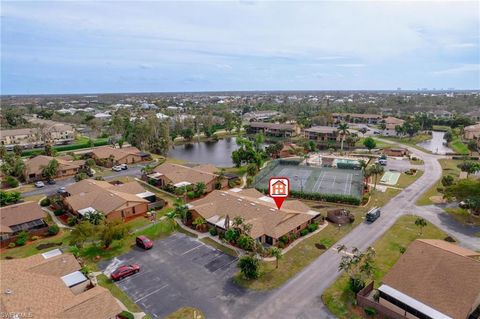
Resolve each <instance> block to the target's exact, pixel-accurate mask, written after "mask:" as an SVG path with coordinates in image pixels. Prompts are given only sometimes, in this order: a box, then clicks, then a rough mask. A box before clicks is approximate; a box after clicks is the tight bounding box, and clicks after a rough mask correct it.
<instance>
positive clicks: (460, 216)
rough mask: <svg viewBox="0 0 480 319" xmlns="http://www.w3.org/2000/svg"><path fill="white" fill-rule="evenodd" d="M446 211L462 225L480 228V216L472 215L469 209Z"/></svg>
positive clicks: (447, 209) (450, 209)
mask: <svg viewBox="0 0 480 319" xmlns="http://www.w3.org/2000/svg"><path fill="white" fill-rule="evenodd" d="M445 211H446V212H447V213H449V214H450V215H452V217H453V218H454V219H455V220H457V221H458V222H460V223H462V224H465V225H475V226H480V216H474V215H472V214H470V213H469V211H468V210H467V209H463V208H446V209H445Z"/></svg>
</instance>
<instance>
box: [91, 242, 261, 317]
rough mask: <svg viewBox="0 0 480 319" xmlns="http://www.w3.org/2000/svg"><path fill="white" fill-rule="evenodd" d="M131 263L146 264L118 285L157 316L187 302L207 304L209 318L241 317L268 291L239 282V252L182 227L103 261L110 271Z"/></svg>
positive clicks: (195, 304) (105, 268)
mask: <svg viewBox="0 0 480 319" xmlns="http://www.w3.org/2000/svg"><path fill="white" fill-rule="evenodd" d="M128 263H138V264H140V265H141V267H142V268H141V269H142V270H141V271H140V273H138V274H135V275H133V276H131V277H128V278H125V279H124V280H122V281H119V282H117V286H118V287H120V289H122V290H123V291H124V292H125V293H127V294H128V295H129V296H130V298H131V299H132V300H133V301H134V302H135V303H137V304H138V305H139V306H140V307H141V308H142V309H143V310H144V311H145V312H146V313H149V314H151V315H152V316H153V317H155V318H163V317H165V316H166V315H168V314H170V313H172V312H174V311H175V310H177V309H179V308H181V307H187V306H188V307H196V308H198V309H201V310H202V311H203V312H204V313H205V315H206V317H207V318H241V317H243V314H244V313H245V311H247V310H248V309H250V308H252V307H254V306H256V305H257V304H258V303H259V302H261V301H262V300H263V299H264V295H265V294H263V293H259V292H252V291H247V290H244V289H242V288H240V287H238V286H237V285H235V284H234V283H233V281H232V278H233V275H234V274H235V272H236V271H237V268H236V267H237V258H236V257H232V256H230V255H227V254H225V253H223V252H221V251H219V250H217V249H215V248H212V247H211V246H208V245H206V244H204V243H202V242H201V241H199V240H197V239H195V238H191V237H188V236H186V235H184V234H181V233H175V234H173V235H171V236H169V237H167V238H165V239H162V240H158V241H156V242H155V244H154V247H153V248H152V249H151V250H149V251H144V250H141V249H139V248H134V249H132V250H131V251H130V252H128V253H127V254H125V255H122V256H120V257H118V258H114V259H112V260H110V261H108V262H104V263H101V264H100V265H99V266H100V268H101V269H102V271H104V273H106V274H107V275H108V274H109V273H110V272H111V271H112V270H114V269H115V268H116V267H118V265H120V264H128Z"/></svg>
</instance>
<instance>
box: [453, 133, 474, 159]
mask: <svg viewBox="0 0 480 319" xmlns="http://www.w3.org/2000/svg"><path fill="white" fill-rule="evenodd" d="M450 147H451V148H452V149H453V151H454V152H455V153H459V154H462V155H468V154H470V151H469V150H468V147H467V145H465V144H463V142H462V140H461V138H460V137H458V136H457V137H455V138H454V139H453V141H451V142H450Z"/></svg>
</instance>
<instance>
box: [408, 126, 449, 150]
mask: <svg viewBox="0 0 480 319" xmlns="http://www.w3.org/2000/svg"><path fill="white" fill-rule="evenodd" d="M444 135H445V132H437V131H433V132H432V139H431V140H429V141H425V142H422V143H418V144H417V145H418V146H420V147H423V148H424V149H427V150H429V151H431V152H432V153H435V154H446V153H449V152H453V151H452V149H451V148H449V147H447V146H446V143H447V141H445V140H444V139H443V137H444ZM444 143H445V144H444Z"/></svg>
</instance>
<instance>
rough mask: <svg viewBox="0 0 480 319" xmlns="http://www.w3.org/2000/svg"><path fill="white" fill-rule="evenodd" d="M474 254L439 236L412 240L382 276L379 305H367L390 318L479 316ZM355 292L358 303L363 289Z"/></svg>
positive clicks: (478, 269)
mask: <svg viewBox="0 0 480 319" xmlns="http://www.w3.org/2000/svg"><path fill="white" fill-rule="evenodd" d="M478 257H480V253H478V252H474V251H472V250H469V249H466V248H463V247H460V246H457V245H454V244H451V243H448V242H446V241H443V240H432V239H421V240H420V239H419V240H416V241H414V242H413V243H412V244H411V245H410V246H409V247H408V249H407V251H406V252H405V253H404V254H403V255H402V256H401V257H400V259H399V260H398V261H397V263H396V264H395V265H394V266H393V267H392V268H391V269H390V270H389V271H388V273H387V274H386V275H385V277H384V278H383V281H382V283H381V285H380V287H379V288H378V292H379V294H378V296H379V297H378V304H379V305H380V306H379V307H377V306H376V304H371V305H373V307H375V308H376V309H377V310H378V312H379V313H383V314H386V315H388V317H391V318H420V319H475V318H479V315H480V275H479V274H480V260H479V259H478ZM359 294H360V300H359V303H360V304H362V295H364V293H363V292H360V293H359ZM357 300H358V296H357ZM392 312H393V313H392Z"/></svg>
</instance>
